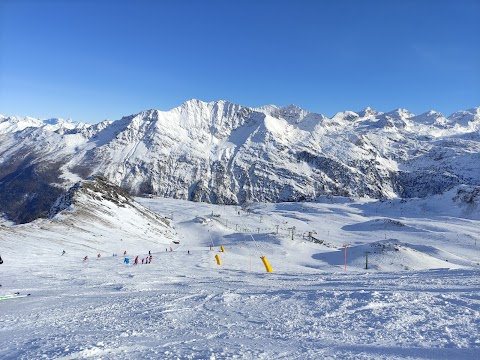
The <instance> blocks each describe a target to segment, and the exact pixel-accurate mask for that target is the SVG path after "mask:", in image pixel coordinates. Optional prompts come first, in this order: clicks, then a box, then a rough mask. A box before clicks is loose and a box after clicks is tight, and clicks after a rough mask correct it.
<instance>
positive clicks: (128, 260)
mask: <svg viewBox="0 0 480 360" xmlns="http://www.w3.org/2000/svg"><path fill="white" fill-rule="evenodd" d="M123 262H124V263H125V264H127V265H128V264H130V259H129V258H127V257H126V258H125V259H124V260H123Z"/></svg>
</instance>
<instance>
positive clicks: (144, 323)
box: [0, 199, 480, 359]
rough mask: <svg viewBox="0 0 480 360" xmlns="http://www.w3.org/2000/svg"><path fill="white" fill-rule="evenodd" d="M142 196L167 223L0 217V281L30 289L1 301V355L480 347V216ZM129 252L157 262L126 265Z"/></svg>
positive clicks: (461, 354)
mask: <svg viewBox="0 0 480 360" xmlns="http://www.w3.org/2000/svg"><path fill="white" fill-rule="evenodd" d="M137 200H138V201H139V202H141V203H142V204H143V205H144V206H145V207H146V208H149V209H150V210H151V211H152V212H158V213H160V214H162V215H163V216H165V217H168V218H173V225H174V230H171V229H169V228H168V227H165V226H163V225H161V223H157V222H154V221H153V220H152V219H150V220H148V221H146V220H141V217H139V215H138V213H137V210H138V209H134V208H130V207H126V208H122V209H117V208H116V207H115V206H114V205H112V204H109V203H107V204H96V205H95V204H93V203H89V206H88V208H89V209H90V212H86V210H85V208H84V207H82V206H81V204H80V205H76V210H74V211H72V212H64V213H63V215H62V217H57V218H56V219H54V220H53V221H50V220H41V221H37V222H35V223H33V224H27V225H22V226H3V227H1V228H0V231H1V233H0V234H1V255H2V258H3V259H4V261H5V263H4V264H3V265H1V268H0V270H1V271H2V272H1V273H0V274H1V275H0V276H1V277H0V283H1V284H2V287H0V292H1V294H5V293H10V292H15V291H19V292H20V293H31V294H32V295H31V296H29V297H27V298H23V299H16V300H7V301H0V310H1V311H0V323H1V324H2V326H1V327H0V358H2V359H41V358H47V359H145V358H149V359H321V358H325V359H476V358H478V354H479V352H480V338H479V331H478V330H479V327H480V295H479V294H480V286H479V282H478V276H479V272H480V271H479V266H478V261H479V259H480V256H479V250H478V247H477V246H480V244H478V245H475V242H474V241H473V240H474V238H475V237H477V236H478V235H479V234H480V226H479V224H478V222H477V221H475V220H472V219H465V218H459V217H456V214H454V213H453V210H451V211H452V212H451V213H450V215H449V216H448V221H446V222H445V216H446V214H436V213H431V217H430V218H427V217H424V215H423V214H419V215H415V212H414V209H416V208H417V205H418V204H415V203H409V204H404V205H403V206H404V209H403V215H402V216H399V213H398V212H399V209H397V208H394V207H391V206H390V205H387V204H381V203H370V202H350V201H348V200H346V199H345V200H341V199H334V200H332V202H329V201H327V202H323V203H319V204H314V203H301V204H298V203H290V204H254V205H252V206H251V207H250V211H248V212H247V211H245V210H242V209H241V208H240V207H235V206H218V205H209V204H200V203H190V202H184V201H175V200H169V199H137ZM85 201H86V200H85ZM94 205H95V206H94ZM106 207H107V208H108V210H109V211H106V209H107V208H106ZM139 209H140V208H139ZM139 211H142V210H141V209H140V210H139ZM239 213H240V215H239ZM405 214H409V215H408V216H406V215H405ZM87 215H88V216H87ZM217 215H219V216H217ZM385 219H388V220H385ZM376 220H379V221H376ZM148 224H150V226H149V225H148ZM402 224H403V225H402ZM277 225H278V234H277ZM240 227H243V228H244V229H245V228H246V229H248V231H249V232H247V233H244V232H240V231H239V230H237V229H239V228H240ZM292 227H295V230H294V232H293V240H292V239H291V237H292V232H291V231H292V230H291V228H292ZM412 229H413V230H412ZM313 231H314V232H315V234H313V236H314V237H316V238H317V239H319V240H323V241H324V243H323V244H315V243H312V242H310V241H308V240H307V238H308V236H306V235H305V234H308V232H313ZM120 234H121V236H120ZM129 234H130V236H129ZM251 236H253V238H254V239H255V241H254V240H253V239H252V238H251ZM119 238H121V239H123V240H122V241H119ZM172 240H176V241H177V240H178V241H179V242H180V244H178V245H175V244H173V243H172ZM212 241H213V244H214V247H213V250H210V248H209V245H210V244H211V243H212ZM119 243H120V245H119ZM344 243H346V244H347V245H348V248H347V271H346V272H344V264H343V259H344V254H343V251H342V246H343V244H344ZM170 246H172V250H173V251H169V247H170ZM220 246H224V247H225V250H226V251H225V252H224V253H222V252H220V251H219V247H220ZM64 248H65V250H66V251H67V253H66V254H65V255H63V256H62V255H61V250H62V249H64ZM166 248H167V250H168V251H165V249H166ZM115 249H117V250H115ZM123 249H126V250H127V252H128V256H129V257H130V260H131V261H132V260H133V257H134V256H136V255H139V256H140V259H141V258H142V257H146V256H147V254H148V251H149V250H150V251H151V252H152V255H153V260H152V263H150V264H146V265H145V264H144V265H141V264H140V265H136V266H135V265H132V264H130V265H126V264H124V263H123V256H121V255H122V254H123V252H122V253H120V251H121V250H123ZM396 249H398V250H396ZM118 250H120V251H118ZM114 251H118V256H112V254H113V253H114ZM365 251H371V252H372V253H371V254H370V255H369V269H368V270H366V269H364V265H365V263H364V252H365ZM375 251H377V252H376V253H375ZM98 252H101V255H102V256H101V257H100V258H99V259H97V258H96V254H97V253H98ZM188 252H190V254H188ZM216 254H218V255H219V256H220V257H221V259H222V265H221V266H218V265H217V264H216V262H215V260H214V255H216ZM85 255H89V260H88V261H86V262H83V261H82V259H83V256H85ZM261 255H265V256H266V257H267V258H268V260H269V262H270V264H271V265H272V267H273V270H274V272H273V273H266V271H265V267H264V266H263V264H262V262H261V260H260V258H259V256H261ZM446 260H448V261H446Z"/></svg>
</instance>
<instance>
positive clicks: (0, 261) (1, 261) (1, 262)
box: [0, 256, 3, 264]
mask: <svg viewBox="0 0 480 360" xmlns="http://www.w3.org/2000/svg"><path fill="white" fill-rule="evenodd" d="M0 264H3V260H2V257H1V256H0Z"/></svg>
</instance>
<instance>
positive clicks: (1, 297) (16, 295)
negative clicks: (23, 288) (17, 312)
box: [0, 292, 30, 300]
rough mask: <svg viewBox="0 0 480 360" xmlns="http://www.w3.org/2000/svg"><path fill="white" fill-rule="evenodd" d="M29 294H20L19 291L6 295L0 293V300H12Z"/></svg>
mask: <svg viewBox="0 0 480 360" xmlns="http://www.w3.org/2000/svg"><path fill="white" fill-rule="evenodd" d="M27 296H30V294H20V293H19V292H16V293H13V294H7V295H0V300H13V299H19V298H24V297H27Z"/></svg>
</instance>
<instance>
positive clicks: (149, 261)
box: [148, 255, 152, 264]
mask: <svg viewBox="0 0 480 360" xmlns="http://www.w3.org/2000/svg"><path fill="white" fill-rule="evenodd" d="M151 262H152V255H150V257H149V258H148V263H149V264H150V263H151Z"/></svg>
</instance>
